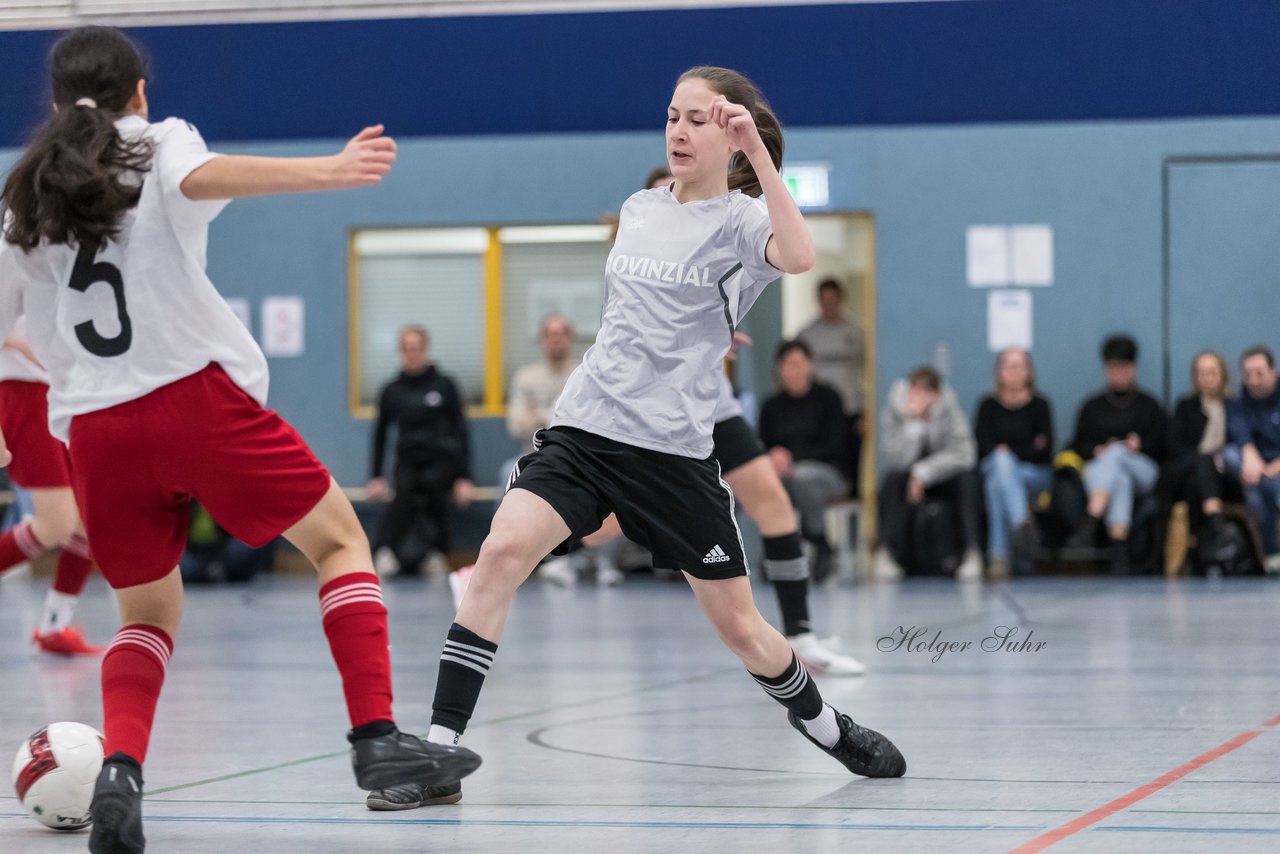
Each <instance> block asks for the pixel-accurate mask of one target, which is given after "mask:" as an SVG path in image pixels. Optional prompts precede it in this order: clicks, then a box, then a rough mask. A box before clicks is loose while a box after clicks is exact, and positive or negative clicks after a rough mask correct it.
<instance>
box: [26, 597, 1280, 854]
mask: <svg viewBox="0 0 1280 854" xmlns="http://www.w3.org/2000/svg"><path fill="white" fill-rule="evenodd" d="M46 584H47V582H46V581H44V580H41V579H31V578H24V577H19V578H15V579H12V580H9V581H6V582H5V583H3V584H0V685H3V686H4V688H3V693H2V694H0V746H3V748H4V750H6V751H16V750H17V747H18V745H19V743H20V742H21V741H22V740H23V739H24V738H25V737H26V736H27V735H29V734H30V733H31V732H33V731H35V730H36V729H39V728H40V727H41V726H43V725H45V724H46V723H49V722H52V721H57V720H78V721H83V722H85V723H89V724H92V725H94V726H99V727H100V726H101V710H100V706H99V700H98V662H97V660H96V659H80V660H59V659H54V658H50V657H45V656H39V655H37V654H36V653H35V652H34V651H33V650H32V647H31V646H30V642H29V638H30V632H31V627H32V624H33V621H34V620H35V618H36V616H37V614H38V607H39V604H40V602H41V600H42V598H43V596H44V591H45V589H46ZM757 598H758V599H759V600H760V602H761V603H762V606H761V607H762V610H763V611H764V612H765V614H766V616H769V617H770V618H773V617H774V616H775V615H776V609H775V607H774V604H773V600H772V593H771V592H770V591H769V590H768V589H766V588H764V587H758V588H757ZM813 600H814V610H815V618H816V621H817V624H818V627H819V629H820V630H821V631H820V633H822V634H832V633H835V634H839V635H841V636H842V637H843V644H844V647H845V649H846V650H847V651H849V652H851V653H853V654H854V655H857V656H858V657H859V658H861V659H862V660H863V661H864V662H865V663H866V664H867V666H868V669H869V674H868V675H867V676H866V677H865V678H862V679H834V678H826V677H819V684H820V686H821V688H822V690H823V693H824V696H825V697H826V699H827V700H828V701H829V702H831V703H832V704H833V705H835V706H836V707H837V708H839V709H841V710H843V711H846V712H848V713H849V714H850V715H851V716H852V717H853V718H854V719H855V720H857V721H859V722H861V723H863V724H866V725H868V726H871V727H873V728H876V729H880V730H881V731H883V732H885V733H886V734H888V735H889V736H890V737H891V738H892V739H893V740H894V741H895V742H896V743H897V744H898V746H899V747H900V748H901V749H902V752H903V754H904V755H905V756H906V758H907V763H908V770H907V776H906V777H905V778H903V779H901V780H887V781H879V780H864V779H861V778H854V777H851V776H850V775H848V774H847V773H845V772H844V771H843V769H842V768H841V767H840V766H839V765H837V764H836V763H835V762H834V761H833V760H831V759H829V758H827V757H826V756H824V755H822V754H821V753H820V752H818V751H817V750H816V749H814V748H813V747H812V746H810V745H809V744H808V743H807V742H805V741H804V740H803V739H802V738H801V737H800V735H799V734H797V733H795V732H793V731H792V730H791V729H790V728H789V727H788V726H787V723H786V718H785V713H784V711H783V709H782V708H781V707H780V706H778V705H777V704H776V703H774V702H773V701H771V700H769V699H768V698H767V697H766V696H765V695H764V693H763V692H761V691H760V689H759V688H758V687H757V686H756V685H755V684H754V683H753V682H752V681H751V680H750V679H749V678H747V676H746V674H745V673H744V672H743V671H742V668H741V667H740V666H738V665H737V663H736V660H735V659H734V658H733V657H732V656H731V655H730V654H729V653H728V652H727V651H726V650H724V649H723V648H722V647H721V646H720V645H719V644H718V642H717V641H716V639H715V636H714V634H713V632H712V631H711V629H710V627H709V626H708V625H707V624H706V622H705V621H704V620H703V619H702V617H701V615H700V614H699V612H698V611H697V609H696V607H695V604H694V602H693V599H692V597H691V596H690V594H689V592H688V590H687V588H686V587H685V586H684V585H683V584H680V583H672V582H659V581H654V580H649V579H647V578H644V579H636V578H632V579H629V580H628V583H627V584H626V585H624V586H623V587H621V588H615V589H604V590H602V589H597V588H595V587H592V586H590V585H584V586H579V587H578V588H573V589H567V590H565V589H558V588H552V587H549V586H547V585H545V584H540V583H537V582H532V583H530V584H529V585H528V586H527V587H526V588H525V589H524V590H522V591H521V594H520V597H519V599H518V601H517V604H516V608H515V610H514V612H513V616H512V620H511V623H510V625H509V627H508V630H507V633H506V636H505V637H504V638H503V642H502V645H501V647H500V649H499V653H498V658H497V664H496V666H495V668H494V671H493V673H492V675H491V676H490V677H489V680H488V685H487V687H486V690H485V692H484V694H483V695H482V697H481V700H480V706H479V708H478V709H477V714H476V719H475V721H474V722H473V724H472V728H471V729H470V730H469V731H468V734H467V739H466V742H465V743H466V744H467V745H468V746H469V747H472V748H473V749H475V750H477V751H478V752H480V753H481V755H482V756H483V757H484V760H485V764H484V766H483V767H481V769H480V770H479V771H478V772H476V774H475V775H474V776H473V777H472V778H469V779H468V780H467V781H466V782H465V783H464V793H465V800H464V801H463V802H462V803H461V804H458V805H456V806H445V807H429V808H424V809H419V810H412V811H407V812H399V813H372V812H369V811H367V810H366V809H365V807H364V795H363V793H362V792H361V791H359V790H358V789H357V788H356V787H355V785H354V782H353V780H352V776H351V772H350V766H349V763H348V760H347V757H346V752H345V741H344V739H343V735H344V733H345V730H346V719H345V714H344V711H343V706H342V701H341V693H340V690H339V685H338V678H337V674H336V672H335V671H334V669H333V667H332V665H331V663H330V660H329V657H328V650H327V647H326V645H325V642H324V638H323V635H322V633H321V629H320V621H319V617H318V610H319V609H318V606H317V603H316V599H315V592H314V585H313V584H310V583H308V581H307V580H305V579H303V578H288V577H285V578H277V579H269V580H265V581H260V582H257V583H254V584H253V585H250V586H244V587H219V588H193V589H191V590H190V591H189V595H188V602H187V619H186V623H185V625H184V627H183V630H182V632H181V633H180V635H179V637H178V639H177V650H176V652H175V655H174V657H173V661H172V663H171V665H170V668H169V677H168V682H167V684H166V686H165V693H164V695H163V696H162V698H161V701H160V708H159V713H158V719H157V725H156V728H155V731H154V737H153V740H152V745H151V754H150V756H149V758H148V761H147V766H146V782H147V789H148V795H147V801H146V816H147V835H148V850H150V851H155V852H166V854H168V853H169V852H180V854H203V852H215V851H216V852H225V851H228V850H240V851H258V852H265V854H276V852H295V851H296V852H309V854H318V853H319V852H353V851H361V852H401V851H405V852H407V851H423V850H433V851H447V852H450V854H462V852H506V851H518V850H521V851H522V850H529V849H541V850H544V851H555V852H600V851H608V852H609V854H627V852H652V851H660V850H676V851H697V852H699V854H712V852H742V851H752V852H754V851H766V852H768V851H772V852H779V851H795V852H849V851H894V852H948V854H955V852H1005V851H1015V850H1018V851H1028V852H1029V851H1033V850H1041V848H1042V847H1045V846H1047V847H1048V848H1049V850H1051V851H1054V852H1059V851H1061V852H1071V851H1089V852H1099V851H1105V852H1129V851H1132V852H1150V851H1153V850H1160V851H1161V852H1162V854H1170V852H1183V851H1207V850H1214V851H1231V852H1254V851H1257V852H1262V851H1274V850H1276V849H1277V847H1280V806H1277V804H1278V803H1280V731H1278V730H1280V688H1278V687H1277V686H1278V685H1280V660H1278V659H1277V656H1276V652H1275V641H1276V640H1277V639H1280V634H1278V633H1277V631H1276V629H1275V625H1276V614H1277V613H1280V584H1277V583H1275V582H1274V581H1272V582H1268V581H1267V580H1265V579H1256V580H1230V581H1226V580H1224V581H1201V580H1184V581H1177V582H1166V581H1165V580H1163V579H1124V580H1111V579H1078V578H1072V579H1034V580H1027V581H1022V580H1019V581H1017V582H1016V583H1014V584H1011V585H1006V586H1003V587H994V586H987V587H957V586H956V585H955V584H952V583H946V582H941V581H913V582H907V583H904V584H900V585H877V586H870V585H863V586H858V587H855V586H850V585H847V584H842V585H836V586H827V587H821V588H818V589H816V590H815V592H814V596H813ZM387 602H388V606H389V608H390V610H391V619H392V623H391V625H392V652H393V661H394V664H395V674H396V679H397V702H396V709H397V716H398V718H399V721H400V723H401V725H402V727H403V728H405V729H408V730H412V731H419V732H421V731H425V729H426V724H427V721H428V719H429V717H430V706H431V692H432V686H433V684H434V680H435V671H436V657H437V655H438V653H439V649H440V646H441V644H442V641H443V638H444V633H445V629H446V628H447V626H448V624H449V621H450V619H451V616H452V608H451V606H450V603H449V594H448V591H447V589H446V587H445V585H444V583H443V582H439V581H423V580H419V579H412V580H410V579H406V580H403V581H397V582H392V583H389V584H388V585H387ZM79 622H80V623H82V624H83V625H85V627H86V628H87V631H88V634H89V636H90V638H91V639H93V640H96V641H98V642H103V643H105V642H106V641H107V640H108V639H109V638H110V635H111V632H112V631H113V629H114V628H115V613H114V605H113V603H112V601H111V598H110V595H109V593H108V591H107V590H106V588H105V586H104V585H103V584H102V582H101V580H99V579H95V580H94V581H92V582H91V585H90V587H89V589H88V590H87V591H86V593H85V597H84V599H83V601H82V604H81V608H80V619H79ZM1000 627H1009V628H1016V629H1017V633H1016V634H1014V635H1013V636H1011V637H1008V638H1006V639H999V636H1000V635H1003V634H1004V633H1005V632H1006V631H1007V629H1001V628H1000ZM904 629H905V630H906V632H907V634H908V638H907V640H906V641H905V642H903V643H899V641H902V640H903V633H902V631H901V630H904ZM921 630H923V631H921ZM939 633H940V636H939ZM984 640H986V642H987V646H988V647H991V646H996V647H1003V648H1001V649H998V650H996V651H985V650H984V649H983V643H984ZM1028 640H1029V643H1026V644H1024V643H1023V642H1024V641H1028ZM930 642H932V650H930V649H927V648H926V649H921V648H920V647H928V646H929V645H930ZM966 642H968V644H969V646H968V647H964V646H963V644H965V643H966ZM944 643H946V644H955V646H948V647H946V648H945V650H944V651H942V653H941V655H940V656H939V655H938V650H939V649H940V648H941V644H944ZM1038 645H1039V646H1038ZM908 646H910V647H912V649H910V650H909V649H908V648H907V647H908ZM1010 647H1013V648H1010ZM935 658H937V660H936V661H935V660H934V659H935ZM9 755H11V754H8V753H6V754H5V760H6V761H8V760H7V757H8V756H9ZM86 844H87V834H85V833H78V834H59V833H55V832H53V831H50V830H46V829H45V828H43V827H41V826H39V825H38V824H37V823H36V822H35V821H33V820H32V819H30V818H28V817H26V815H25V814H24V813H23V812H22V811H21V807H20V806H19V805H18V803H17V801H16V800H15V799H14V798H13V796H12V794H11V790H9V792H8V794H7V795H6V796H5V798H4V800H3V801H2V802H0V850H2V851H4V852H8V854H44V852H65V851H78V850H84V849H85V847H86Z"/></svg>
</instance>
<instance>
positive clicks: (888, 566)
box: [875, 548, 902, 581]
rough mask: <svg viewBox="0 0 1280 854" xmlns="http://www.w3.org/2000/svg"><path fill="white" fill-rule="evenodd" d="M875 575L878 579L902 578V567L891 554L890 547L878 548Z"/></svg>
mask: <svg viewBox="0 0 1280 854" xmlns="http://www.w3.org/2000/svg"><path fill="white" fill-rule="evenodd" d="M875 575H876V580H877V581H901V580H902V567H901V566H899V565H898V562H897V561H896V560H894V559H893V555H891V554H889V550H888V549H883V548H881V549H876V559H875Z"/></svg>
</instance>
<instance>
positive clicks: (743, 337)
mask: <svg viewBox="0 0 1280 854" xmlns="http://www.w3.org/2000/svg"><path fill="white" fill-rule="evenodd" d="M752 343H753V342H752V340H751V336H750V335H748V334H747V333H745V332H735V333H733V343H732V344H730V345H729V352H728V353H727V354H726V355H725V358H726V359H729V360H734V359H737V358H738V348H739V347H750V346H751V345H752Z"/></svg>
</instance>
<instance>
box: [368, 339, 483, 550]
mask: <svg viewBox="0 0 1280 854" xmlns="http://www.w3.org/2000/svg"><path fill="white" fill-rule="evenodd" d="M428 346H429V339H428V336H427V331H426V329H424V328H422V327H421V326H407V327H405V328H404V329H402V330H401V331H400V357H401V366H402V370H401V372H400V375H399V376H398V377H396V378H395V379H394V380H392V381H391V382H389V383H387V385H386V386H385V387H383V389H382V394H381V395H380V397H379V400H378V421H377V424H376V425H375V426H374V431H373V466H372V471H371V475H370V481H369V486H368V494H369V497H370V498H375V499H376V498H380V497H384V496H385V495H386V494H387V492H388V484H387V481H386V479H385V477H384V476H383V465H384V461H385V457H386V444H387V433H388V431H389V430H390V429H391V427H392V426H394V427H395V428H396V435H397V438H396V460H395V469H394V484H395V496H394V498H393V499H392V500H391V504H390V506H389V507H388V508H387V511H386V513H385V515H384V516H383V520H382V530H381V531H380V533H379V535H378V539H377V542H376V544H375V547H374V551H375V552H381V551H382V550H383V549H388V550H390V551H391V552H392V553H393V554H394V555H395V557H396V560H397V561H398V562H399V563H400V566H401V570H402V571H408V572H410V573H411V572H413V568H412V567H411V566H408V565H407V563H409V561H406V560H405V557H406V555H405V554H404V552H403V550H402V547H403V543H404V540H405V537H406V535H407V534H408V533H409V531H410V529H411V528H412V526H413V524H414V521H415V519H416V518H417V517H419V516H425V517H426V519H427V520H428V522H429V523H430V525H431V532H430V535H429V536H428V537H427V539H428V543H427V545H428V547H429V548H430V549H433V550H435V551H437V552H439V553H441V554H448V552H449V548H450V545H451V538H450V530H449V518H448V517H449V504H450V499H452V500H453V502H454V503H456V504H458V505H459V506H462V507H465V506H466V505H467V504H469V503H470V501H471V494H472V490H473V488H474V487H473V484H472V482H471V462H470V459H471V453H470V443H469V441H468V437H467V420H466V416H465V415H464V414H463V411H462V399H461V397H460V396H459V394H458V389H457V387H456V386H455V385H454V384H453V381H452V380H450V379H449V378H448V377H447V376H445V375H444V374H442V373H440V371H438V370H437V369H436V367H435V365H433V364H431V362H430V359H429V358H428Z"/></svg>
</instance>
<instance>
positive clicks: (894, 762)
mask: <svg viewBox="0 0 1280 854" xmlns="http://www.w3.org/2000/svg"><path fill="white" fill-rule="evenodd" d="M787 720H789V721H791V725H792V726H793V727H795V728H796V729H798V730H800V734H801V735H803V736H804V737H805V738H807V739H809V740H810V741H812V742H813V743H814V744H816V745H818V747H820V748H822V750H824V751H826V752H827V754H828V755H829V756H831V757H833V758H834V759H836V760H838V761H839V762H840V764H841V765H843V766H844V767H846V768H848V769H849V770H850V771H852V772H853V773H855V774H861V775H862V776H863V777H901V776H902V775H903V774H905V773H907V760H905V759H903V758H902V754H901V753H899V752H898V748H896V747H894V746H893V742H891V741H890V740H889V739H887V738H885V737H884V736H883V735H881V734H880V733H878V732H876V731H875V730H873V729H867V728H866V727H861V726H858V725H857V724H855V723H854V722H853V721H852V720H851V719H850V718H849V716H848V715H842V714H840V713H839V712H836V721H837V723H839V724H840V740H839V741H837V742H836V746H835V747H826V746H825V745H823V744H822V742H820V741H817V740H816V739H814V737H813V736H811V735H809V733H808V732H806V731H805V728H804V724H803V723H801V721H800V719H799V718H798V717H796V715H795V712H790V711H789V712H787Z"/></svg>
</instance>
